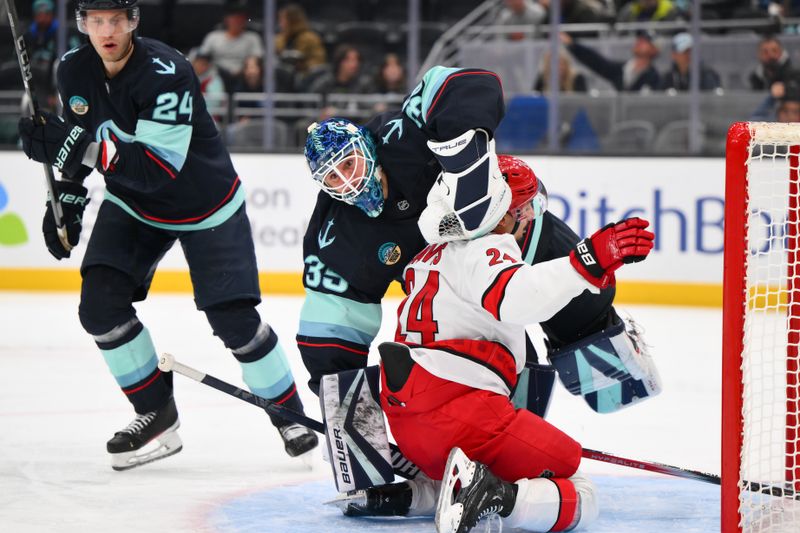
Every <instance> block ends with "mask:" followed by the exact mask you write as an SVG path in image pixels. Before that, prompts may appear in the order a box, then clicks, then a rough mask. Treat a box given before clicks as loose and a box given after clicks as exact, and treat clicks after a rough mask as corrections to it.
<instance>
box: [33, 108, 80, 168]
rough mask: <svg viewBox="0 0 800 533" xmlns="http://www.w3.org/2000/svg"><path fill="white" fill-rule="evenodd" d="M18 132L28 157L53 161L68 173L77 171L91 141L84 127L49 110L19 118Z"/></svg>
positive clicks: (53, 164) (57, 166)
mask: <svg viewBox="0 0 800 533" xmlns="http://www.w3.org/2000/svg"><path fill="white" fill-rule="evenodd" d="M19 136H20V138H21V140H22V150H23V151H24V152H25V155H27V156H28V158H29V159H33V160H34V161H38V162H40V163H46V164H48V165H52V166H54V167H56V168H57V169H59V170H61V171H62V172H63V173H64V174H66V175H67V176H69V177H73V176H75V175H76V174H77V173H78V172H79V171H80V169H81V164H82V161H83V155H84V153H85V152H86V149H87V148H88V147H89V145H90V144H91V142H92V139H91V137H90V136H89V133H88V132H87V131H86V130H85V129H83V128H82V127H80V126H78V125H76V124H70V123H68V122H66V121H64V119H63V118H61V117H59V116H57V115H53V114H51V113H42V114H41V115H39V116H37V117H24V118H21V119H20V121H19Z"/></svg>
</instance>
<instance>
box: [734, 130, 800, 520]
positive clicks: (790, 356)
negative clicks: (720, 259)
mask: <svg viewBox="0 0 800 533" xmlns="http://www.w3.org/2000/svg"><path fill="white" fill-rule="evenodd" d="M799 153H800V123H792V124H778V123H764V122H739V123H736V124H734V125H732V126H731V128H730V129H729V131H728V139H727V149H726V178H725V260H724V261H725V263H724V294H723V326H722V331H723V341H722V353H723V361H722V476H721V478H722V496H721V498H722V500H721V502H722V516H721V526H722V531H723V533H733V532H738V531H742V532H760V533H767V532H769V533H778V532H789V531H792V532H795V533H797V532H800V502H798V501H796V500H794V499H793V497H792V495H793V493H794V492H796V491H799V490H800V430H799V428H798V422H799V420H798V413H799V412H800V404H799V403H798V401H799V399H800V393H799V392H798V387H800V380H798V367H799V366H800V365H798V362H799V361H800V241H799V240H798V239H799V238H800V212H799V211H800V179H799V178H798V154H799ZM748 482H753V483H762V484H767V485H771V486H775V487H779V488H786V489H791V492H787V493H783V492H782V491H781V490H779V491H778V495H768V494H763V493H760V492H757V491H753V490H748Z"/></svg>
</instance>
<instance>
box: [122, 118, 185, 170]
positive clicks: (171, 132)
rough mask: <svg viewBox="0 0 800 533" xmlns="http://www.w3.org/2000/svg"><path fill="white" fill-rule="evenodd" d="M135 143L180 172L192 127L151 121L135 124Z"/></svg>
mask: <svg viewBox="0 0 800 533" xmlns="http://www.w3.org/2000/svg"><path fill="white" fill-rule="evenodd" d="M133 139H134V141H136V142H140V143H142V144H144V145H147V146H148V147H150V148H151V149H152V150H153V151H154V152H155V153H156V155H158V157H160V158H161V159H163V160H164V161H166V162H168V163H169V164H170V165H172V167H173V168H175V169H177V170H178V171H180V170H181V169H182V168H183V164H184V163H185V162H186V154H187V153H189V144H191V142H192V127H191V126H190V125H188V124H162V123H161V122H153V121H152V120H139V121H138V122H137V123H136V133H134V135H133Z"/></svg>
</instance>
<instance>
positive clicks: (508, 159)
mask: <svg viewBox="0 0 800 533" xmlns="http://www.w3.org/2000/svg"><path fill="white" fill-rule="evenodd" d="M497 164H498V166H499V167H500V172H501V173H502V174H503V178H505V180H506V182H507V183H508V187H509V188H510V189H511V207H509V209H508V212H509V213H511V214H512V215H513V216H514V218H515V219H516V220H519V221H523V220H533V219H534V218H537V217H540V216H542V215H543V214H544V212H545V211H547V189H545V186H544V183H542V180H540V179H539V178H537V177H536V174H534V172H533V169H532V168H531V167H529V166H528V164H527V163H525V161H523V160H522V159H520V158H518V157H514V156H512V155H503V154H498V156H497Z"/></svg>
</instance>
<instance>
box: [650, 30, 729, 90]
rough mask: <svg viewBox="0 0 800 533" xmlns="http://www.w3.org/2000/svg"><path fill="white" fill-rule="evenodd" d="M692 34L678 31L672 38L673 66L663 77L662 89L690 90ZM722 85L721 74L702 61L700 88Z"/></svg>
mask: <svg viewBox="0 0 800 533" xmlns="http://www.w3.org/2000/svg"><path fill="white" fill-rule="evenodd" d="M693 44H694V43H693V39H692V36H691V34H689V33H686V32H683V33H678V34H677V35H675V36H674V37H673V38H672V67H671V68H670V69H669V70H668V71H667V72H665V73H664V75H663V76H662V77H661V89H663V90H674V91H688V90H689V67H690V64H691V61H692V45H693ZM720 87H721V83H720V78H719V74H717V73H716V72H715V71H714V70H712V69H711V68H710V67H707V66H705V65H704V64H703V63H702V62H701V63H700V90H701V91H714V90H716V89H719V88H720Z"/></svg>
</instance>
